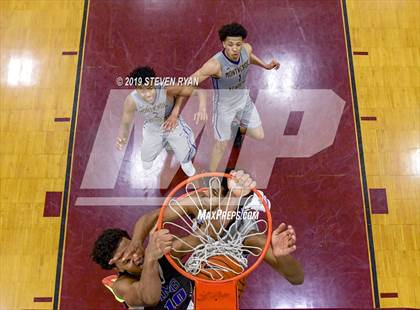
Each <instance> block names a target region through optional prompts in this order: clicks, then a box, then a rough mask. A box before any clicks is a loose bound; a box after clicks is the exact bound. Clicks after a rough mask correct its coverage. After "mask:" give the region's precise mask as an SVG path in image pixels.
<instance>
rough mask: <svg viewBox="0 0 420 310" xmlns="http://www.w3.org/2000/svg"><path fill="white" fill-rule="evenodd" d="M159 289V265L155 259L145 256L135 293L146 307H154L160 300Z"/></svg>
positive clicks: (160, 285)
mask: <svg viewBox="0 0 420 310" xmlns="http://www.w3.org/2000/svg"><path fill="white" fill-rule="evenodd" d="M161 289H162V284H161V279H160V276H159V263H158V261H157V260H156V259H150V258H148V257H147V256H146V258H145V262H144V264H143V270H142V273H141V278H140V281H139V282H138V285H137V293H138V295H139V296H141V299H142V301H143V302H144V303H145V304H146V305H156V304H157V303H158V302H159V300H160V291H161Z"/></svg>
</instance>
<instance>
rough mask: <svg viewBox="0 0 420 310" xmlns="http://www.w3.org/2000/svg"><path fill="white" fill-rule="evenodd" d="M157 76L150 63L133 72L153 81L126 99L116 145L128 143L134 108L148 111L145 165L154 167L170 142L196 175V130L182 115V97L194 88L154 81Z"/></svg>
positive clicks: (135, 76)
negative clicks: (149, 65) (193, 130)
mask: <svg viewBox="0 0 420 310" xmlns="http://www.w3.org/2000/svg"><path fill="white" fill-rule="evenodd" d="M154 77H156V74H155V72H154V71H153V69H152V68H150V67H147V66H146V67H139V68H137V69H135V70H134V71H133V72H132V73H131V74H130V78H133V79H134V80H135V81H149V83H147V84H146V83H144V84H140V85H139V86H138V88H137V89H136V90H134V91H132V92H131V93H130V94H129V95H128V96H127V98H126V99H125V102H124V111H123V117H122V121H121V126H120V132H119V135H118V138H117V144H116V146H117V148H118V149H119V150H121V149H122V148H123V146H124V145H125V144H127V142H128V134H129V129H130V126H131V123H132V122H133V119H134V112H135V111H139V112H140V113H142V114H143V115H144V126H143V144H142V147H141V160H142V164H143V168H144V169H146V170H147V169H150V168H152V166H153V161H154V160H155V158H156V157H157V156H158V155H159V153H160V152H161V151H162V149H163V148H164V147H166V146H167V145H168V144H169V146H170V147H171V148H172V150H173V151H174V153H175V156H176V158H177V159H178V161H179V162H180V163H181V168H182V170H183V171H184V173H185V174H186V175H187V176H193V175H194V174H195V172H196V170H195V168H194V166H193V164H192V162H191V160H192V158H193V157H194V155H195V152H196V146H195V140H194V134H193V132H192V130H191V128H190V127H189V126H188V125H187V124H186V123H185V121H184V120H183V119H182V117H181V116H179V112H180V108H181V103H182V100H181V98H182V96H184V97H186V96H190V95H191V94H192V92H193V88H192V87H186V86H168V87H161V86H159V85H155V84H154V83H153V82H151V81H152V78H154Z"/></svg>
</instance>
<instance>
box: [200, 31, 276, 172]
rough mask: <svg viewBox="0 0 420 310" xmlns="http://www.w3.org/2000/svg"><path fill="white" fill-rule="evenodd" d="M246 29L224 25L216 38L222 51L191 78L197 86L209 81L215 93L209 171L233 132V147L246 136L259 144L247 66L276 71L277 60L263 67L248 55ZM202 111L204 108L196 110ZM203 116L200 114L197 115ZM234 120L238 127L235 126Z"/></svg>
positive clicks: (259, 131) (260, 134) (260, 133)
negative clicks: (212, 141)
mask: <svg viewBox="0 0 420 310" xmlns="http://www.w3.org/2000/svg"><path fill="white" fill-rule="evenodd" d="M246 37H247V31H246V29H245V28H244V27H243V26H242V25H240V24H237V23H231V24H228V25H224V26H223V27H222V28H220V30H219V38H220V41H222V44H223V50H222V51H220V52H218V53H217V54H216V55H214V56H213V57H212V58H211V59H210V60H208V61H207V62H206V63H205V64H204V65H203V66H202V67H201V68H200V69H199V70H198V71H197V72H195V73H194V74H193V75H192V76H193V77H196V78H198V83H201V82H203V81H204V80H206V79H207V78H209V77H211V78H212V82H213V88H214V91H215V94H214V99H213V126H214V136H215V139H216V143H215V145H214V147H213V151H212V155H211V161H210V166H209V170H210V171H217V170H218V169H217V166H218V164H219V162H220V160H221V158H222V156H223V154H224V152H225V150H226V147H227V143H228V141H229V140H231V138H232V136H233V134H235V133H236V132H237V131H236V130H237V126H238V125H239V126H240V128H239V132H238V136H237V138H236V139H235V140H236V141H235V144H236V145H240V144H241V142H242V136H241V134H244V133H246V135H248V136H249V137H251V138H254V139H258V140H261V139H263V138H264V130H263V128H262V125H261V120H260V116H259V114H258V111H257V109H256V108H255V105H254V103H253V102H252V99H251V98H250V96H249V90H248V89H247V88H246V86H245V82H246V76H247V73H248V68H249V65H250V64H254V65H257V66H260V67H262V68H264V69H267V70H272V69H275V70H277V69H278V68H279V67H280V64H279V62H278V61H277V60H272V61H271V62H270V63H268V64H267V63H265V62H263V61H262V60H261V59H259V58H258V57H257V56H255V54H254V53H253V51H252V46H251V45H250V44H249V43H245V42H244V40H245V39H246ZM200 108H201V109H202V110H203V109H204V108H203V107H202V106H200ZM201 113H203V112H201ZM235 119H236V120H237V121H238V122H239V124H235V123H234V121H235Z"/></svg>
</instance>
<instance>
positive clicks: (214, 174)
mask: <svg viewBox="0 0 420 310" xmlns="http://www.w3.org/2000/svg"><path fill="white" fill-rule="evenodd" d="M204 177H225V178H227V179H231V178H233V176H232V175H230V174H226V173H222V172H206V173H200V174H197V175H195V176H192V177H190V178H188V179H186V180H184V181H182V182H181V183H179V184H178V185H177V186H175V188H174V189H172V190H171V192H170V193H169V195H168V196H167V197H166V199H165V201H164V202H163V205H162V207H161V209H160V212H159V218H158V222H157V229H158V230H159V229H161V228H162V224H163V213H164V211H165V208H166V207H167V206H168V204H169V202H170V201H171V199H172V198H173V197H172V196H173V195H174V194H175V193H176V192H177V191H178V190H179V189H180V188H181V187H183V186H185V185H186V184H187V183H189V182H193V181H195V180H197V179H200V178H204ZM251 190H252V191H253V192H254V193H255V194H256V195H257V196H258V198H259V200H260V201H261V202H262V204H263V206H264V209H265V213H266V216H267V223H268V225H267V240H266V242H265V246H264V248H263V250H262V252H261V254H260V256H259V257H258V258H257V260H256V261H255V263H254V264H252V266H251V267H249V268H248V269H247V270H245V271H244V272H243V273H241V274H238V275H237V276H234V277H232V278H230V279H225V280H206V279H202V278H199V277H196V276H193V275H192V274H190V273H188V272H186V271H185V270H184V269H183V268H181V267H180V266H178V264H177V263H176V262H175V261H174V260H173V258H172V257H171V256H170V255H169V253H168V254H165V256H166V258H167V260H168V261H169V263H170V264H171V265H172V266H173V267H174V268H175V269H176V270H177V271H178V272H179V273H180V274H182V275H183V276H184V277H186V278H188V279H190V280H193V281H195V282H202V283H212V284H216V283H217V284H223V283H227V282H236V281H238V280H240V279H242V278H244V277H246V276H248V275H249V274H250V273H251V272H253V271H254V270H255V269H256V268H257V267H258V265H259V264H261V263H262V261H263V259H264V256H265V254H266V253H267V251H268V248H269V246H270V244H271V234H272V229H273V227H272V218H271V213H270V209H269V208H268V206H267V203H266V202H265V201H264V199H263V197H262V196H261V194H260V193H259V192H258V190H257V189H256V188H255V187H254V188H252V189H251ZM182 196H184V195H181V196H180V197H178V198H177V199H179V198H181V197H182Z"/></svg>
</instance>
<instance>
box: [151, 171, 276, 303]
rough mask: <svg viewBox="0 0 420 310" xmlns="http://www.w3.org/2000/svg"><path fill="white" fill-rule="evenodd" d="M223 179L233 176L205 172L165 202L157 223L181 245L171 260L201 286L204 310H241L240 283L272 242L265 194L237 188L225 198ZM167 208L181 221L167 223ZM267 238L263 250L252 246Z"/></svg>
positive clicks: (197, 291) (197, 294)
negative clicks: (248, 242) (249, 242)
mask: <svg viewBox="0 0 420 310" xmlns="http://www.w3.org/2000/svg"><path fill="white" fill-rule="evenodd" d="M223 178H226V180H229V179H232V178H233V176H232V175H230V174H225V173H215V172H214V173H213V172H211V173H202V174H198V175H195V176H193V177H190V178H188V179H187V180H185V181H183V182H181V183H180V184H178V185H177V186H176V187H175V188H174V189H173V190H172V191H171V192H170V193H169V195H168V197H167V198H166V199H165V201H164V203H163V205H162V208H161V210H160V214H159V219H158V223H157V228H158V229H163V228H166V229H169V231H170V233H171V234H172V235H173V236H174V243H175V242H177V243H178V244H179V245H180V249H174V250H173V251H172V252H170V253H168V254H166V258H167V259H168V261H169V262H170V264H171V265H172V266H173V267H174V268H175V269H176V270H177V271H178V272H179V273H181V274H182V275H183V276H185V277H186V278H188V279H191V280H192V281H194V282H195V298H194V304H195V309H198V310H209V309H211V310H213V309H226V310H234V309H235V310H236V309H238V305H239V302H238V291H237V284H238V281H239V280H241V279H243V278H245V277H247V276H248V275H249V274H250V273H251V272H253V271H254V270H255V269H256V268H257V266H258V265H259V264H260V263H261V262H262V260H263V259H264V256H265V254H266V252H267V250H268V248H269V246H270V242H271V233H272V220H271V214H270V208H269V206H268V205H267V202H266V201H265V199H264V197H263V195H262V193H261V192H259V191H258V190H256V189H255V188H253V189H251V192H250V195H245V196H244V195H242V193H243V191H244V190H243V189H242V188H233V189H232V188H231V190H229V191H228V190H226V193H225V194H223V190H224V188H223V186H222V179H223ZM233 190H235V193H236V194H233ZM238 191H239V195H238ZM167 209H170V210H171V211H172V212H174V213H175V214H176V217H177V218H176V219H175V220H174V219H173V220H171V221H169V220H165V219H164V215H165V210H167ZM191 210H192V213H193V215H191V212H190V213H189V212H188V211H191ZM262 217H263V218H262ZM264 235H265V236H266V237H265V245H264V247H263V248H260V247H258V246H253V245H246V242H245V241H246V240H250V239H249V238H252V237H254V236H264ZM250 259H251V260H252V262H251V263H250Z"/></svg>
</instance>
